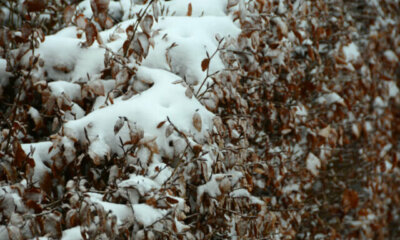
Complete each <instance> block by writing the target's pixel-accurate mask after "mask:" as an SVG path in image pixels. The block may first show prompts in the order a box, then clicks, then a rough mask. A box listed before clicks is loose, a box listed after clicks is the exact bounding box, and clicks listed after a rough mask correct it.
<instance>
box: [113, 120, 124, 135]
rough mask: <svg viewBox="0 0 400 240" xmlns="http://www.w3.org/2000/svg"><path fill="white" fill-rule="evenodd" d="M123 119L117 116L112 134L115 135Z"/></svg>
mask: <svg viewBox="0 0 400 240" xmlns="http://www.w3.org/2000/svg"><path fill="white" fill-rule="evenodd" d="M124 123H125V120H124V118H122V117H119V118H118V120H117V122H116V123H115V125H114V134H115V135H117V133H118V132H119V130H121V128H122V127H123V126H124Z"/></svg>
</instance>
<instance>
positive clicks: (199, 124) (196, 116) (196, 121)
mask: <svg viewBox="0 0 400 240" xmlns="http://www.w3.org/2000/svg"><path fill="white" fill-rule="evenodd" d="M193 126H194V128H196V130H197V131H199V132H201V127H202V122H201V116H200V114H199V113H198V112H196V113H195V114H193Z"/></svg>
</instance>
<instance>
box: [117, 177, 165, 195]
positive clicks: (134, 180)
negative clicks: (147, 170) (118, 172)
mask: <svg viewBox="0 0 400 240" xmlns="http://www.w3.org/2000/svg"><path fill="white" fill-rule="evenodd" d="M118 186H119V187H123V188H135V189H136V190H138V191H139V193H140V194H141V195H144V194H145V193H147V192H149V191H151V190H157V189H159V188H160V185H159V184H158V183H156V182H155V181H153V180H151V179H149V178H147V177H144V176H137V175H134V174H132V175H131V176H130V177H129V179H127V180H124V181H122V182H121V183H119V184H118Z"/></svg>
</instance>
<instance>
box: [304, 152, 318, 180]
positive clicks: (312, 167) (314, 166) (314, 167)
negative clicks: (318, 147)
mask: <svg viewBox="0 0 400 240" xmlns="http://www.w3.org/2000/svg"><path fill="white" fill-rule="evenodd" d="M306 166H307V169H308V170H309V171H310V172H311V173H312V174H313V175H314V176H317V175H318V173H319V169H320V168H321V161H320V160H319V158H317V157H316V156H315V155H314V154H312V153H309V154H308V156H307V160H306Z"/></svg>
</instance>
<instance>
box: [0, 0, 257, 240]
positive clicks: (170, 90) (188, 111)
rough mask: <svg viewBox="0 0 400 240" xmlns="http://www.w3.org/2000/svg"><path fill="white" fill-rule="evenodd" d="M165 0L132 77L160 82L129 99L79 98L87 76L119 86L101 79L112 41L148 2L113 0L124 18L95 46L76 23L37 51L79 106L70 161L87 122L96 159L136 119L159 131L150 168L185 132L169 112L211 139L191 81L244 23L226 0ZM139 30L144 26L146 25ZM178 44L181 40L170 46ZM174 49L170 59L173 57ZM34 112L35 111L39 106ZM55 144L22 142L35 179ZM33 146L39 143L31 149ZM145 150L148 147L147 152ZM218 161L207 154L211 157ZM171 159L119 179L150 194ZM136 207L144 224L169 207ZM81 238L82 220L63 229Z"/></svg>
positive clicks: (218, 64)
mask: <svg viewBox="0 0 400 240" xmlns="http://www.w3.org/2000/svg"><path fill="white" fill-rule="evenodd" d="M189 3H191V5H192V16H190V17H189V16H186V15H187V12H188V4H189ZM159 4H161V5H165V6H166V7H167V8H169V10H168V11H167V12H166V16H160V17H159V19H158V21H157V22H154V25H153V27H152V34H153V35H152V38H153V41H154V43H155V44H154V47H151V48H150V50H149V54H148V55H147V57H146V58H145V59H144V60H143V62H142V64H141V66H139V67H138V70H137V73H136V75H135V77H134V79H132V80H131V83H132V84H133V85H135V84H137V83H138V82H139V81H142V82H148V83H153V85H152V86H151V87H150V88H148V89H145V90H143V91H141V92H140V93H138V94H136V95H134V96H132V97H131V98H129V99H125V100H123V98H122V97H119V98H116V99H114V101H113V102H114V103H113V104H111V103H110V102H108V103H109V104H108V106H105V104H104V103H105V101H106V96H98V97H97V99H96V100H95V104H94V106H93V109H92V111H91V112H90V113H88V114H87V115H85V114H86V113H85V112H84V110H83V109H82V108H81V107H80V106H79V105H78V104H77V103H78V102H79V101H81V100H82V95H83V91H84V89H82V83H87V85H89V86H92V85H93V86H94V85H98V84H100V85H102V87H104V93H105V94H107V93H108V92H110V91H112V90H113V89H114V88H115V86H116V83H115V82H116V81H115V80H114V79H112V80H99V77H98V76H99V74H100V71H101V70H102V69H103V68H104V59H105V53H106V49H109V50H110V51H113V52H118V51H121V48H122V44H123V43H124V41H125V40H126V37H127V36H126V32H125V29H126V28H127V27H128V26H129V25H131V24H133V23H134V22H135V20H136V13H137V12H138V11H139V10H140V9H143V8H144V7H145V5H140V4H132V1H130V0H121V1H118V2H117V1H110V7H109V10H110V14H111V15H113V17H114V18H120V19H122V22H120V23H119V24H118V25H116V26H114V27H113V28H111V29H108V30H105V31H101V32H99V36H101V39H102V42H103V43H102V44H101V45H99V43H98V42H95V43H93V45H92V46H90V47H86V48H85V47H82V43H83V42H85V33H84V32H83V31H82V30H79V29H78V28H77V27H75V26H70V27H66V28H64V29H62V30H61V31H59V32H58V33H56V34H54V35H50V36H46V39H45V41H44V42H43V43H42V44H41V45H40V47H39V48H38V49H37V51H36V54H39V55H40V57H41V58H42V59H43V60H44V63H45V64H44V69H45V71H46V72H47V76H48V80H49V82H48V86H49V88H50V91H51V94H52V95H53V96H55V97H64V98H67V99H68V100H69V101H72V103H71V107H72V110H71V111H68V112H66V114H65V115H64V116H63V120H64V121H65V123H64V124H63V127H62V130H61V131H63V132H64V133H65V135H66V136H68V137H62V138H61V140H60V141H61V142H60V143H59V144H62V145H64V147H65V149H66V151H65V152H64V156H65V158H66V160H67V162H71V161H72V160H73V159H74V158H75V152H74V151H73V150H71V151H69V150H68V149H74V148H73V144H74V143H73V141H71V140H70V139H69V138H72V139H77V140H78V141H80V142H83V143H86V141H87V140H86V137H85V133H84V132H85V129H86V131H87V134H88V138H89V141H90V145H89V155H90V157H91V158H92V159H93V160H95V159H97V160H96V161H104V159H106V158H108V157H109V156H110V155H111V154H112V153H117V154H122V152H123V151H122V149H121V147H120V146H119V143H120V141H119V138H120V137H121V139H122V140H123V141H127V140H128V139H129V129H128V127H127V124H128V123H129V124H130V126H131V127H132V128H134V129H136V131H139V132H143V133H144V138H145V139H152V138H155V142H156V144H157V147H158V149H159V153H155V154H154V155H153V162H152V165H151V166H150V167H149V173H151V171H154V170H152V169H154V168H155V167H157V166H158V167H161V165H163V163H162V162H161V160H160V158H159V157H157V156H158V155H167V156H173V154H174V151H175V150H176V149H172V148H171V147H170V146H169V145H168V142H169V141H170V140H173V141H175V140H177V139H178V133H176V132H174V133H173V134H168V136H166V135H167V134H165V133H166V128H167V127H168V125H169V123H168V122H167V123H166V124H164V125H163V126H162V127H160V128H157V125H158V124H159V123H160V122H162V121H166V120H167V119H170V121H171V122H172V123H173V124H174V126H176V128H178V129H179V130H180V131H182V132H184V133H185V134H186V135H187V136H188V138H189V139H190V141H193V140H195V141H196V142H198V143H202V142H204V141H205V137H206V136H207V134H208V132H209V131H210V130H211V129H212V125H213V118H214V115H213V114H212V113H211V112H209V111H208V110H207V109H206V108H205V107H204V106H203V105H202V104H201V103H200V102H199V101H198V100H197V99H196V98H195V97H193V96H187V95H188V94H185V92H187V91H189V90H190V89H188V85H187V84H189V85H190V86H191V87H193V89H194V92H195V93H196V92H197V91H198V90H199V89H198V88H199V86H200V85H201V83H202V81H203V80H204V79H205V77H206V72H205V71H202V69H201V62H202V61H203V59H205V58H206V56H207V54H206V53H207V52H208V53H209V54H210V55H211V54H212V53H213V52H214V51H215V50H216V49H217V47H218V39H220V38H222V37H224V38H230V37H233V38H235V37H237V36H238V34H239V33H240V29H239V28H238V27H237V26H236V25H235V24H234V23H233V20H232V18H231V17H229V16H226V6H227V0H191V1H186V0H175V1H170V2H164V3H161V2H160V3H159ZM160 7H161V6H160ZM77 9H78V11H82V12H83V14H84V15H85V16H87V17H92V11H91V8H90V0H85V1H83V2H81V3H80V4H79V5H78V7H77ZM151 11H152V9H151V8H150V12H151ZM139 31H141V29H140V28H139ZM217 36H218V37H217ZM173 44H174V47H172V48H170V47H171V45H173ZM167 53H168V57H169V59H170V61H169V63H168V62H167V58H166V54H167ZM29 54H31V53H27V55H26V56H25V57H24V59H23V61H27V60H28V59H29ZM5 67H6V65H5V61H4V60H2V59H1V60H0V79H2V80H1V81H7V77H8V75H7V73H5ZM209 67H210V69H209V72H210V73H213V72H215V71H219V70H222V69H224V68H225V66H224V65H223V63H222V61H221V59H220V57H219V55H218V54H217V55H216V56H215V57H214V58H213V59H212V61H211V62H210V65H209ZM182 79H185V81H186V83H187V84H185V83H183V84H182V83H178V84H177V83H176V82H177V80H182ZM2 84H3V82H0V86H1V85H2ZM205 85H206V84H205ZM205 85H204V87H203V88H205ZM0 90H1V88H0ZM201 90H202V89H201ZM100 95H102V94H100ZM31 114H32V116H36V113H35V112H34V109H32V112H31ZM73 114H75V116H73ZM195 114H196V118H199V119H201V121H200V122H201V123H200V125H201V126H200V127H199V126H196V127H195V126H194V124H193V116H194V115H195ZM121 119H124V122H123V125H122V127H121V128H120V130H119V131H118V133H117V134H115V132H114V126H115V124H116V123H117V122H118V121H120V123H121ZM185 144H186V143H185V142H183V143H182V144H180V145H182V146H179V144H174V145H177V146H175V147H176V148H178V149H180V151H183V149H184V148H185V146H184V145H185ZM52 145H53V143H52V142H42V143H32V144H24V145H22V148H23V150H24V151H25V152H26V153H27V154H31V156H30V157H32V158H33V159H34V161H35V168H34V174H33V181H34V182H35V181H38V180H39V179H40V178H41V177H42V176H43V174H44V173H45V172H46V171H50V169H49V168H48V167H46V165H45V164H44V163H46V162H47V163H48V164H49V165H51V164H52V160H51V157H52V156H53V155H54V154H56V153H57V152H58V150H57V147H56V146H55V148H54V149H53V150H52V151H50V152H49V149H50V147H51V146H52ZM33 149H35V151H32V150H33ZM145 154H146V153H142V155H145ZM147 154H148V153H147ZM204 158H205V159H207V158H210V156H208V155H205V156H204ZM211 162H212V161H211V160H210V161H209V160H207V164H208V165H209V164H211ZM164 165H165V164H164ZM165 167H166V168H165V170H164V171H163V172H162V174H159V175H157V176H158V177H157V178H155V179H154V180H151V179H150V178H148V177H145V176H136V175H131V176H130V178H129V179H127V180H125V181H123V182H120V183H119V184H118V186H119V187H122V188H126V189H136V190H137V191H138V193H139V194H141V195H143V194H146V193H147V192H149V191H152V190H154V189H158V188H160V186H161V184H162V183H163V182H164V181H165V180H166V179H167V178H168V177H169V176H170V174H171V172H172V171H171V169H170V168H169V167H167V166H165ZM215 177H216V176H213V178H212V179H211V180H210V182H209V183H206V184H205V185H203V186H201V187H199V192H201V194H202V193H204V192H207V193H208V194H210V195H216V194H218V192H219V187H218V185H219V184H220V182H219V181H217V180H216V178H215ZM220 177H224V178H226V180H225V181H228V178H229V181H231V182H237V181H238V179H239V178H240V177H242V176H241V175H240V173H236V172H232V174H227V175H224V176H220ZM214 185H216V186H214ZM89 196H90V198H91V200H92V201H93V202H96V203H98V204H101V205H102V206H103V207H104V209H105V210H107V211H112V212H113V214H115V215H116V216H117V218H118V223H119V224H121V223H123V222H124V221H125V220H126V219H127V218H131V219H132V209H130V207H129V208H128V206H127V205H124V204H115V203H110V202H104V201H102V195H100V194H95V193H90V194H89ZM233 196H234V197H239V196H243V197H244V196H246V197H248V196H249V195H248V193H246V192H243V191H241V192H240V191H236V192H234V193H233ZM251 201H253V202H255V203H256V202H258V201H259V200H258V199H257V198H254V197H252V198H251ZM179 205H182V206H183V205H184V203H183V200H179ZM132 208H133V217H134V219H136V221H138V222H139V223H141V224H142V225H143V226H144V227H147V226H149V225H151V224H153V223H154V222H155V221H157V220H159V219H161V218H162V217H164V216H165V215H166V214H167V211H166V210H161V209H156V208H153V207H151V206H149V205H146V204H133V206H132ZM177 225H178V226H179V229H184V228H185V226H184V225H183V224H181V223H179V224H177ZM81 238H82V236H81V234H80V228H79V227H74V228H71V229H67V230H64V231H63V238H62V239H65V240H66V239H81Z"/></svg>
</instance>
